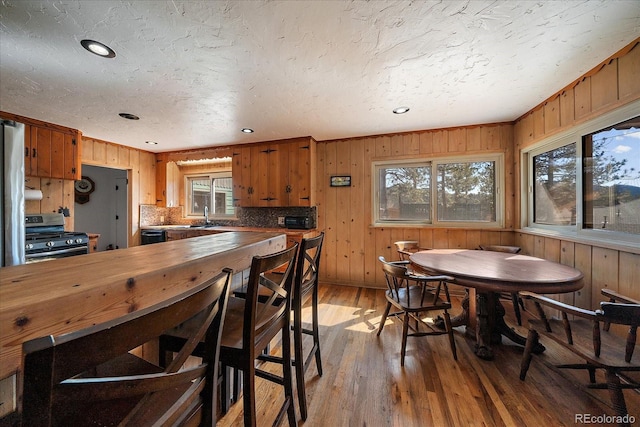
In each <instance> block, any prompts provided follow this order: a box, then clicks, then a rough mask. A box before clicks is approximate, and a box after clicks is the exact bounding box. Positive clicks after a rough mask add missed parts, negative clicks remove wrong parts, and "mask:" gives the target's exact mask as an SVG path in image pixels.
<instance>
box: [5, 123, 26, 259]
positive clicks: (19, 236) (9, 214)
mask: <svg viewBox="0 0 640 427" xmlns="http://www.w3.org/2000/svg"><path fill="white" fill-rule="evenodd" d="M0 122H2V150H1V151H0V156H2V159H0V160H2V161H0V167H2V174H1V175H2V181H0V189H1V191H2V214H1V215H0V225H1V226H2V232H1V233H0V248H1V249H2V259H1V260H0V261H2V267H4V266H9V265H18V264H24V262H25V253H24V252H25V248H24V245H25V235H24V233H25V230H24V193H25V185H24V184H25V181H24V180H25V170H24V148H25V147H24V124H22V123H16V122H14V121H11V120H3V119H1V118H0Z"/></svg>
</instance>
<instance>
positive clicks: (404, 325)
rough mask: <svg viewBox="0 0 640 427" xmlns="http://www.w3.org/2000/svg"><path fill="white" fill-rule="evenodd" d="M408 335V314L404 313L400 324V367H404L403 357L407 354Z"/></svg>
mask: <svg viewBox="0 0 640 427" xmlns="http://www.w3.org/2000/svg"><path fill="white" fill-rule="evenodd" d="M408 333H409V314H407V313H404V320H403V322H402V350H400V366H404V355H405V354H406V352H407V334H408Z"/></svg>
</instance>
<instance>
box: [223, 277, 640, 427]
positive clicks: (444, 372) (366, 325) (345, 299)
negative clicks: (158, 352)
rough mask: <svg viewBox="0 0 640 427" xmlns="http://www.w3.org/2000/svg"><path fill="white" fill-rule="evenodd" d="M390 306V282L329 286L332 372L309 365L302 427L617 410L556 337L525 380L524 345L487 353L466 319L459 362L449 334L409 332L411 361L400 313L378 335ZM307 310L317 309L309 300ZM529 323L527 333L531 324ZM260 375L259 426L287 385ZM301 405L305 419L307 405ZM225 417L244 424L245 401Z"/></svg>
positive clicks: (325, 325) (557, 416)
mask: <svg viewBox="0 0 640 427" xmlns="http://www.w3.org/2000/svg"><path fill="white" fill-rule="evenodd" d="M384 306H385V298H384V295H383V291H382V290H373V289H363V288H353V287H346V286H329V285H321V286H320V334H321V337H320V338H321V346H322V361H323V368H324V375H323V376H322V377H318V376H317V371H316V368H315V365H312V366H311V367H310V368H309V370H308V371H307V375H306V378H307V379H306V385H307V399H308V402H309V417H308V419H307V421H306V422H304V423H303V422H300V425H301V426H332V427H333V426H338V427H340V426H348V427H360V426H369V427H377V426H381V427H383V426H398V427H410V426H416V427H417V426H420V427H425V426H438V427H440V426H572V425H576V424H578V425H580V424H579V423H576V422H575V416H576V414H591V415H593V416H598V415H605V414H608V415H613V410H612V408H611V406H610V404H609V396H608V393H607V391H606V390H587V389H586V388H585V387H584V386H583V384H582V383H586V381H587V380H588V376H587V374H586V372H579V373H573V372H568V371H566V370H563V371H559V370H556V369H555V368H549V366H548V365H550V363H551V362H552V361H554V360H559V359H558V358H559V357H560V355H564V356H565V357H564V358H563V359H561V360H563V361H566V360H568V359H567V356H568V355H567V353H566V352H561V351H560V350H559V349H558V347H554V346H553V345H552V344H550V343H547V342H543V343H544V344H545V345H546V346H547V351H546V352H545V354H544V355H542V356H538V357H536V356H534V360H533V361H532V364H531V368H530V370H529V373H528V376H527V380H526V381H525V382H522V381H520V380H519V378H518V374H519V370H520V357H521V349H520V347H517V346H514V345H502V346H500V347H498V348H496V349H495V359H494V360H493V361H482V360H480V359H478V358H477V357H476V356H475V355H474V354H473V345H474V341H473V340H471V339H469V338H465V336H464V331H463V329H464V328H463V327H461V328H458V329H459V330H458V332H457V334H456V337H455V339H456V346H457V349H458V361H457V362H456V361H454V360H453V358H452V356H451V351H450V349H449V344H448V341H447V337H446V335H442V336H433V337H421V338H409V341H408V344H407V356H406V360H405V366H404V369H403V368H401V367H400V338H401V325H400V324H399V322H398V320H396V319H391V320H387V325H385V329H384V330H383V332H382V334H381V335H380V337H376V331H377V328H378V326H379V322H380V317H381V314H382V312H383V309H384ZM505 306H506V309H507V312H508V313H512V309H511V306H510V305H506V303H505ZM455 312H457V309H456V310H454V313H455ZM305 315H306V318H307V319H308V318H310V311H309V309H305ZM510 323H511V324H512V325H515V322H510ZM524 323H525V324H526V322H524ZM519 330H520V331H521V332H522V333H523V334H526V329H525V328H519ZM503 343H504V344H508V342H507V339H503ZM273 344H274V346H273V348H272V350H273V351H275V352H278V351H279V347H278V345H277V343H273ZM256 383H257V385H256V387H257V395H258V397H257V401H256V405H257V413H258V416H259V417H260V420H259V422H258V425H262V426H267V425H271V424H272V422H273V420H274V419H275V412H276V411H277V409H278V408H279V407H280V404H281V402H282V388H281V387H280V386H275V385H273V384H271V383H269V382H267V381H265V380H262V379H257V380H256ZM625 397H626V401H627V406H628V409H629V413H630V414H631V415H634V416H635V417H636V423H637V424H638V425H640V395H639V394H638V393H636V392H634V391H630V390H626V391H625ZM296 412H297V416H298V419H299V418H300V412H299V410H298V408H297V404H296ZM284 424H286V420H285V422H284ZM217 425H218V426H239V425H242V402H241V401H240V402H239V403H237V404H234V405H233V406H232V408H231V410H230V411H229V413H228V414H226V415H225V416H224V417H223V418H222V419H220V420H219V422H218V424H217ZM589 425H599V424H589ZM605 425H607V424H605ZM608 425H611V424H608Z"/></svg>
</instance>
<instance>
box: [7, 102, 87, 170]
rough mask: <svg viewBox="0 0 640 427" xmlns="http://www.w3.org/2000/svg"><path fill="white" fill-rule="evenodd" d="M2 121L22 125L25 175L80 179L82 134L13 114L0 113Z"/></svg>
mask: <svg viewBox="0 0 640 427" xmlns="http://www.w3.org/2000/svg"><path fill="white" fill-rule="evenodd" d="M0 116H2V118H4V119H8V120H14V121H16V122H19V123H24V125H25V126H24V163H25V164H24V166H25V175H26V176H32V177H40V178H58V179H67V180H76V179H80V178H82V171H81V163H80V155H81V151H80V147H81V143H82V133H81V132H80V131H79V130H77V129H71V128H67V127H64V126H59V125H55V124H51V123H46V122H42V121H40V120H35V119H30V118H28V117H23V116H18V115H16V114H11V113H6V112H4V111H2V112H0Z"/></svg>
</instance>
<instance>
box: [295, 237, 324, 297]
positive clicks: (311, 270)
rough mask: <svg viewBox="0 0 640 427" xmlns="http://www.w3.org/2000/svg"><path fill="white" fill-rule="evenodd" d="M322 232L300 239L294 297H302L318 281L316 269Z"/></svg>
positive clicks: (318, 264)
mask: <svg viewBox="0 0 640 427" xmlns="http://www.w3.org/2000/svg"><path fill="white" fill-rule="evenodd" d="M323 240H324V232H322V233H320V234H319V235H318V236H316V237H311V238H305V239H302V244H301V245H300V250H299V253H298V263H297V265H296V275H295V280H296V284H297V289H296V294H295V295H294V299H296V298H304V296H305V295H307V294H308V293H309V292H310V291H311V290H313V289H314V288H315V287H316V285H317V283H318V271H319V266H320V255H321V252H322V242H323Z"/></svg>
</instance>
